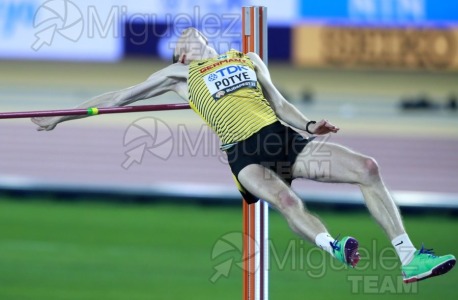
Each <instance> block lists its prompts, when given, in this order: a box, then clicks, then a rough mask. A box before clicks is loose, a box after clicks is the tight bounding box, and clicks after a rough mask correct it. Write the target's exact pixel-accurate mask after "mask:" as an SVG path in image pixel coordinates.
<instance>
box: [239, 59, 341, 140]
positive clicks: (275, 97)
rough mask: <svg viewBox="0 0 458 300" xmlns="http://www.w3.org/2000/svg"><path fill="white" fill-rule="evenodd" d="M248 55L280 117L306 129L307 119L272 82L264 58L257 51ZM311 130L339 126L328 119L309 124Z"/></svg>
mask: <svg viewBox="0 0 458 300" xmlns="http://www.w3.org/2000/svg"><path fill="white" fill-rule="evenodd" d="M248 57H249V58H250V59H251V60H252V61H253V63H254V65H255V71H256V75H257V77H258V81H259V83H260V84H261V86H262V88H263V92H264V96H265V97H266V99H267V100H268V101H269V103H270V105H271V106H272V108H273V110H274V111H275V113H276V114H277V116H278V118H279V119H281V120H282V121H284V122H286V123H287V124H289V125H291V126H292V127H295V128H297V129H300V130H304V131H305V129H306V126H307V123H308V122H309V121H310V120H309V119H307V118H306V117H305V116H304V115H303V114H302V113H301V112H300V111H299V110H298V109H297V108H296V107H294V106H293V105H292V104H291V103H289V102H288V101H287V100H286V99H285V98H284V97H283V96H282V94H281V93H280V92H279V91H278V89H277V88H276V87H275V86H274V84H273V83H272V79H271V77H270V72H269V69H268V68H267V66H266V65H265V64H264V62H263V61H262V59H261V58H260V57H259V56H258V55H257V54H256V53H251V52H250V53H248ZM309 130H310V131H311V132H313V133H315V134H326V133H329V132H334V133H336V132H337V131H339V128H337V127H336V126H334V125H332V124H331V123H329V122H328V121H327V120H321V121H319V122H317V123H316V124H314V125H311V126H309Z"/></svg>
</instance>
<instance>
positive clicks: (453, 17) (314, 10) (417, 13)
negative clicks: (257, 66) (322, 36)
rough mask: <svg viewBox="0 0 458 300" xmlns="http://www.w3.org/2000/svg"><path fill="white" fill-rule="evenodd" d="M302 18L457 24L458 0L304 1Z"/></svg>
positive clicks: (378, 22) (301, 6) (362, 21)
mask: <svg viewBox="0 0 458 300" xmlns="http://www.w3.org/2000/svg"><path fill="white" fill-rule="evenodd" d="M300 11H301V19H302V20H306V21H307V20H308V21H315V22H316V21H325V22H330V21H333V22H334V21H335V22H346V23H363V24H364V23H376V24H391V25H396V24H410V25H424V24H425V23H429V24H432V23H458V14H457V12H458V1H450V0H329V1H326V4H324V2H323V1H315V0H301V1H300Z"/></svg>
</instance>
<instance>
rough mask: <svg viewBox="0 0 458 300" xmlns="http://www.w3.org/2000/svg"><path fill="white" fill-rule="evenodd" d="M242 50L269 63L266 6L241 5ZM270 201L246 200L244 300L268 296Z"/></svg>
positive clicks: (142, 108) (77, 112) (11, 115)
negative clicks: (252, 53)
mask: <svg viewBox="0 0 458 300" xmlns="http://www.w3.org/2000/svg"><path fill="white" fill-rule="evenodd" d="M242 51H243V52H244V53H248V52H255V53H257V54H258V55H259V56H260V57H261V59H263V61H264V62H265V63H266V64H267V8H266V7H263V6H250V7H243V8H242ZM189 108H190V106H189V104H159V105H139V106H123V107H107V108H95V107H93V108H87V109H67V110H47V111H26V112H6V113H5V112H4V113H0V119H17V118H33V117H55V116H94V115H101V114H116V113H129V112H146V111H161V110H178V109H189ZM268 209H269V208H268V204H267V203H265V202H264V201H262V200H260V201H258V202H257V203H255V204H247V202H246V201H243V247H242V248H243V253H242V258H243V300H267V299H268V271H267V270H268V259H269V257H268V255H269V251H268Z"/></svg>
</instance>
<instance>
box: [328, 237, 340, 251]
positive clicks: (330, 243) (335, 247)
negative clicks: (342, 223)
mask: <svg viewBox="0 0 458 300" xmlns="http://www.w3.org/2000/svg"><path fill="white" fill-rule="evenodd" d="M339 237H340V234H338V235H337V237H336V239H335V240H334V242H329V245H331V247H332V250H335V251H339V250H340V246H339V245H337V244H338V243H339Z"/></svg>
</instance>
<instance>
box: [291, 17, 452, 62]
mask: <svg viewBox="0 0 458 300" xmlns="http://www.w3.org/2000/svg"><path fill="white" fill-rule="evenodd" d="M293 37H294V38H293V40H294V45H293V59H294V62H295V63H296V64H298V65H302V66H342V67H378V68H412V69H434V70H457V69H458V28H390V27H388V28H376V27H367V28H365V27H336V26H320V25H314V26H307V25H304V26H299V27H297V28H295V29H294V33H293Z"/></svg>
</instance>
